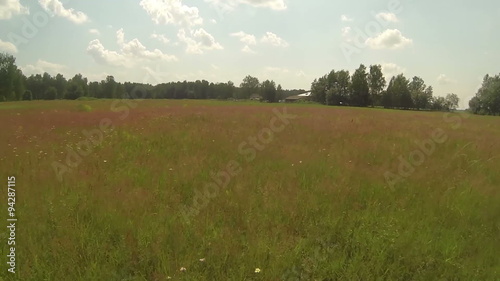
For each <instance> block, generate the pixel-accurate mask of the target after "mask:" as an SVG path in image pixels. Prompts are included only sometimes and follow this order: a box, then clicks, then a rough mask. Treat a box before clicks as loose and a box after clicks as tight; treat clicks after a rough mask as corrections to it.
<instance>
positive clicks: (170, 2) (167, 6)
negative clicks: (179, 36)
mask: <svg viewBox="0 0 500 281" xmlns="http://www.w3.org/2000/svg"><path fill="white" fill-rule="evenodd" d="M140 5H141V7H142V8H143V9H144V10H145V11H146V12H147V13H148V14H149V16H150V17H151V19H152V20H153V22H154V23H156V24H173V25H178V26H184V27H192V26H196V25H201V24H203V18H202V17H201V16H200V15H199V10H198V8H197V7H190V6H187V5H184V4H182V1H181V0H142V1H141V2H140Z"/></svg>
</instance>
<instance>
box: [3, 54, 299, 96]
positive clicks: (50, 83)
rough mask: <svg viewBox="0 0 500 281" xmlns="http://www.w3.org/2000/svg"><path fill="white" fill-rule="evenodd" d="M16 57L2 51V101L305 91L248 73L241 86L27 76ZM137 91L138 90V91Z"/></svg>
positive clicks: (205, 82)
mask: <svg viewBox="0 0 500 281" xmlns="http://www.w3.org/2000/svg"><path fill="white" fill-rule="evenodd" d="M15 61H16V59H15V58H14V57H13V56H11V55H8V54H2V53H0V101H16V100H55V99H70V100H75V99H78V98H80V97H90V98H107V99H122V98H131V97H132V98H133V97H140V98H145V99H249V98H250V97H251V96H252V95H257V96H259V97H258V98H257V99H261V98H262V99H263V100H267V101H269V102H275V101H278V100H279V99H284V98H286V97H288V96H291V95H296V94H299V93H303V92H304V91H305V90H284V89H282V87H281V85H278V86H276V84H275V82H274V81H270V80H266V81H264V82H262V83H260V82H259V79H257V78H256V77H252V76H247V77H245V78H244V79H243V82H242V83H241V84H240V86H239V87H237V86H235V84H234V83H233V82H231V81H229V82H227V83H211V82H208V81H206V80H201V81H200V80H197V81H193V82H188V81H183V82H169V83H162V84H158V85H155V86H153V85H150V84H142V83H131V82H125V83H120V82H117V81H115V78H114V77H113V76H107V77H106V79H105V80H102V81H100V82H96V81H92V82H90V81H88V79H87V78H85V77H83V76H82V75H81V74H77V75H75V76H74V77H72V78H70V79H66V78H65V77H64V76H63V75H62V74H57V75H55V76H51V75H50V74H49V73H43V74H35V75H31V76H29V77H26V76H25V75H24V74H23V73H22V71H21V70H20V69H18V68H17V66H16V63H15ZM138 90H140V92H137V91H138ZM134 91H136V93H134Z"/></svg>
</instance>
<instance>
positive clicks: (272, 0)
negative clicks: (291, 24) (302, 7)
mask: <svg viewBox="0 0 500 281" xmlns="http://www.w3.org/2000/svg"><path fill="white" fill-rule="evenodd" d="M205 2H208V3H211V4H213V5H214V6H216V7H217V8H219V9H224V10H233V9H234V8H236V7H237V6H238V5H240V4H245V5H250V6H253V7H258V8H268V9H271V10H285V9H286V8H287V6H286V4H285V1H284V0H205Z"/></svg>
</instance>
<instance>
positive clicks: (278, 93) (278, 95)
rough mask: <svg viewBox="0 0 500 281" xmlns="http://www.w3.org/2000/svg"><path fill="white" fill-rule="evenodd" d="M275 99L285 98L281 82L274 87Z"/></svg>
mask: <svg viewBox="0 0 500 281" xmlns="http://www.w3.org/2000/svg"><path fill="white" fill-rule="evenodd" d="M276 99H277V100H278V101H280V100H283V99H285V91H283V88H282V87H281V84H279V85H278V87H277V88H276Z"/></svg>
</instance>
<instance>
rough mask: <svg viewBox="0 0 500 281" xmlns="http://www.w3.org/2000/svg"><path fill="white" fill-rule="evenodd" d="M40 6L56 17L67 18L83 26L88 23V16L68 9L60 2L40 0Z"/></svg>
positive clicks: (56, 0) (57, 0)
mask: <svg viewBox="0 0 500 281" xmlns="http://www.w3.org/2000/svg"><path fill="white" fill-rule="evenodd" d="M38 3H40V6H42V8H43V9H44V10H45V11H47V12H50V13H52V14H54V15H56V16H59V17H62V18H65V19H67V20H69V21H71V22H74V23H76V24H81V23H84V22H87V21H88V17H87V15H86V14H84V13H83V12H80V11H75V10H74V9H66V8H64V5H63V4H62V3H61V1H59V0H38Z"/></svg>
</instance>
